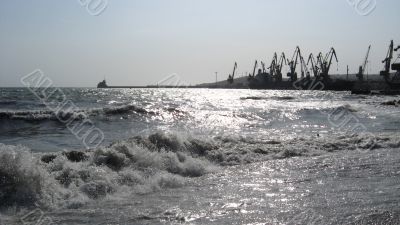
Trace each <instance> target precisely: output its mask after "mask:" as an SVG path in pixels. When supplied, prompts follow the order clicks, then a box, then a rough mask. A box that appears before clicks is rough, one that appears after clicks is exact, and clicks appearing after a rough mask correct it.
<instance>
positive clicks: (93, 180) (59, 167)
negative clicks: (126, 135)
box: [0, 132, 400, 209]
mask: <svg viewBox="0 0 400 225" xmlns="http://www.w3.org/2000/svg"><path fill="white" fill-rule="evenodd" d="M371 138H373V141H371ZM399 147H400V137H397V136H385V135H380V136H376V137H371V136H369V135H367V134H353V135H344V136H336V137H332V136H330V137H298V138H294V139H291V140H257V139H251V138H244V137H238V138H235V137H224V136H218V137H215V138H213V139H207V140H204V139H196V138H192V137H183V136H180V135H177V134H168V133H161V132H157V133H154V134H151V135H149V136H147V137H133V138H130V139H127V140H121V141H116V142H115V143H113V144H111V145H110V146H107V147H100V148H97V149H93V150H85V151H69V152H58V153H31V152H30V150H29V149H27V148H24V147H21V146H7V145H3V144H0V209H1V208H7V207H10V206H33V205H35V204H36V205H37V204H39V205H41V206H43V207H46V206H47V207H66V208H77V207H80V206H82V205H84V204H86V203H87V202H89V201H96V200H98V199H103V198H105V197H107V196H109V195H111V196H114V195H116V196H119V195H124V194H135V193H136V194H137V193H139V194H142V193H149V192H154V191H158V190H160V189H165V188H177V187H181V186H183V185H185V184H186V182H188V181H189V180H188V179H194V178H196V177H200V176H203V175H205V174H207V173H210V172H213V171H217V170H218V168H220V167H222V166H233V165H240V164H247V163H253V162H259V161H266V160H273V159H286V158H291V157H312V156H318V155H322V154H328V153H332V152H340V151H355V150H360V152H361V153H362V151H371V150H377V149H380V148H399Z"/></svg>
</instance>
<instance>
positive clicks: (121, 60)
mask: <svg viewBox="0 0 400 225" xmlns="http://www.w3.org/2000/svg"><path fill="white" fill-rule="evenodd" d="M90 1H106V0H70V1H62V0H35V1H26V0H1V1H0V31H1V33H0V86H1V87H15V86H22V84H21V82H20V79H21V77H23V76H25V75H27V74H29V73H31V72H33V71H35V70H36V69H40V70H41V71H43V73H44V74H45V76H47V77H49V78H50V79H51V80H52V81H53V83H54V85H55V86H61V87H95V86H96V85H97V83H98V82H99V81H101V80H103V78H104V77H106V79H107V83H108V84H109V85H149V84H157V83H160V82H162V81H163V80H165V79H166V78H168V77H171V76H172V75H173V76H174V77H175V78H174V79H179V80H180V82H181V83H182V84H199V83H204V82H213V81H215V72H218V79H219V80H223V79H226V78H227V77H228V74H230V73H231V72H232V69H233V64H234V62H235V61H237V63H238V75H243V74H246V73H248V72H250V71H252V67H253V64H254V61H255V60H256V59H257V60H262V61H265V62H266V64H270V62H271V60H272V56H273V53H274V52H278V54H280V52H282V51H283V52H285V53H286V55H287V56H289V57H291V56H292V54H293V52H294V50H295V48H296V46H297V45H298V46H300V48H301V50H302V53H303V55H304V57H308V55H309V54H310V53H314V54H315V55H316V54H317V53H318V52H323V53H326V52H328V51H329V49H330V48H331V47H334V48H335V49H336V51H337V55H338V59H339V63H338V64H336V63H335V64H333V65H332V68H331V73H335V74H337V73H343V74H344V73H346V67H347V65H349V68H350V73H356V71H357V70H358V66H359V65H361V64H362V62H363V60H364V58H365V55H366V52H367V48H368V46H369V45H372V48H371V55H370V60H369V67H368V73H370V74H374V73H375V74H376V73H378V72H379V70H381V69H382V67H383V65H382V63H381V61H382V60H383V59H384V58H385V56H386V52H387V49H388V45H389V42H390V40H392V39H393V40H394V42H395V44H396V46H397V45H400V30H399V29H398V28H399V25H400V24H399V23H400V14H399V13H398V9H399V8H400V1H399V0H363V1H372V3H371V4H373V3H374V2H375V1H376V7H375V9H374V10H373V11H372V12H371V13H370V14H369V15H366V16H362V15H360V14H359V13H358V11H359V10H358V9H360V7H358V8H357V7H356V6H353V5H351V4H350V3H349V2H357V1H359V0H334V1H332V0H108V1H107V3H106V6H107V7H106V8H105V9H104V11H102V12H101V13H99V15H93V14H94V12H95V13H98V11H96V10H93V7H92V8H90V7H87V6H86V5H85V3H89V2H90ZM94 3H95V2H94ZM89 6H95V5H93V3H91V4H90V5H89ZM88 8H89V9H88ZM90 9H92V10H90Z"/></svg>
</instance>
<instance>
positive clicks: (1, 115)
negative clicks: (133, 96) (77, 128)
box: [0, 105, 155, 121]
mask: <svg viewBox="0 0 400 225" xmlns="http://www.w3.org/2000/svg"><path fill="white" fill-rule="evenodd" d="M129 113H137V114H145V115H147V114H149V115H154V114H155V112H151V111H147V110H146V109H143V108H140V107H137V106H135V105H124V106H119V107H108V108H101V109H86V110H83V109H82V110H71V111H62V110H60V111H57V112H55V111H52V110H27V111H2V112H1V111H0V120H23V121H46V120H54V121H56V120H62V121H68V120H83V119H86V118H88V117H91V116H98V115H106V116H112V115H121V114H129Z"/></svg>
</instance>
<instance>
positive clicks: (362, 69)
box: [357, 45, 371, 81]
mask: <svg viewBox="0 0 400 225" xmlns="http://www.w3.org/2000/svg"><path fill="white" fill-rule="evenodd" d="M370 51H371V45H370V46H369V47H368V50H367V55H366V56H365V60H364V63H363V65H362V66H360V67H359V70H358V74H357V78H358V80H360V81H362V80H364V73H365V69H366V68H367V64H368V57H369V53H370Z"/></svg>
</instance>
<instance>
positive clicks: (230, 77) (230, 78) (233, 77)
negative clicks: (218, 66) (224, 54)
mask: <svg viewBox="0 0 400 225" xmlns="http://www.w3.org/2000/svg"><path fill="white" fill-rule="evenodd" d="M236 69H237V63H236V62H235V65H234V66H233V72H232V75H229V76H228V82H229V83H230V84H232V83H233V79H235V72H236Z"/></svg>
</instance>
